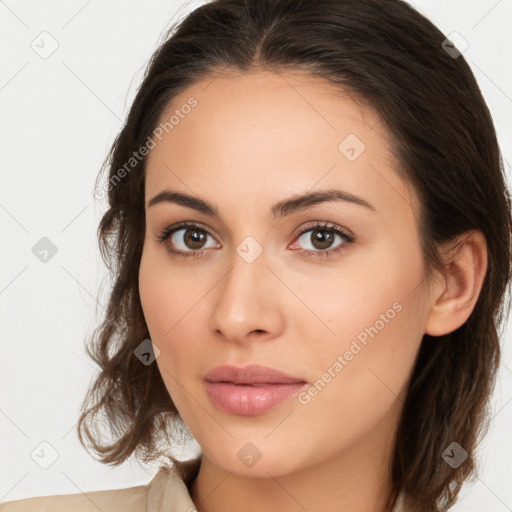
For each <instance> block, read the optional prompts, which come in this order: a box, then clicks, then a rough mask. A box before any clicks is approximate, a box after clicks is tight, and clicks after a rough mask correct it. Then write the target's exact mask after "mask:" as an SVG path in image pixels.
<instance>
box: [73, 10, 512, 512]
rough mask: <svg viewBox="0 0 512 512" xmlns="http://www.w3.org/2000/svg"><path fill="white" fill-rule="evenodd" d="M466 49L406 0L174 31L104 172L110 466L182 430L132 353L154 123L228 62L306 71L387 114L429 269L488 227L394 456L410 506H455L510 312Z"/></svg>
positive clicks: (139, 331)
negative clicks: (461, 458)
mask: <svg viewBox="0 0 512 512" xmlns="http://www.w3.org/2000/svg"><path fill="white" fill-rule="evenodd" d="M457 53H458V52H457V51H456V49H455V48H452V47H451V46H450V45H447V44H446V36H445V35H444V34H443V33H442V32H441V31H440V30H439V29H438V28H436V27H435V26H434V25H433V24H432V23H431V22H430V21H429V20H428V19H426V18H425V17H424V16H422V15H421V14H420V13H418V12H417V11H416V10H415V9H413V8H412V7H411V6H410V5H409V4H407V3H406V2H404V1H402V0H214V1H211V2H208V3H206V4H204V5H202V6H200V7H199V8H197V9H196V10H194V11H192V12H191V13H190V14H188V15H187V16H186V17H185V18H184V19H182V20H180V21H179V22H177V23H176V24H175V25H174V26H173V27H172V28H171V29H169V30H168V31H167V33H166V34H165V40H164V42H163V43H162V44H161V45H160V46H159V47H158V49H157V50H156V51H155V53H154V54H153V56H152V58H151V60H150V62H149V64H148V66H147V68H146V71H145V74H144V77H143V80H142V83H141V84H140V86H139V88H138V91H137V94H136V96H135V99H134V101H133V103H132V105H131V108H130V110H129V113H128V116H127V119H126V122H125V124H124V126H123V128H122V129H121V131H120V133H119V134H118V135H117V137H116V139H115V141H114V143H113V145H112V148H111V150H110V152H109V154H108V156H107V158H106V160H105V162H104V165H103V167H102V170H101V172H100V174H99V175H98V180H97V183H96V186H97V190H103V191H107V192H108V209H107V211H106V212H105V214H104V215H103V217H102V219H101V222H100V224H99V227H98V239H99V244H100V250H101V255H102V258H103V260H104V261H105V264H106V265H107V267H108V269H109V271H110V273H111V281H112V289H111V291H110V296H109V301H108V306H107V308H106V311H105V313H104V317H103V320H102V323H101V324H100V325H99V326H98V327H97V328H96V329H95V331H94V333H93V334H92V336H91V338H90V339H89V340H88V341H89V343H88V345H86V349H87V353H88V355H89V356H90V357H91V358H92V359H93V360H94V361H95V362H96V364H97V365H98V366H99V371H98V373H97V375H96V376H95V378H94V380H93V381H92V383H91V387H90V389H89V390H88V393H87V396H86V397H85V399H84V402H83V404H82V410H81V415H80V419H79V424H78V435H79V439H80V441H81V443H82V444H83V445H84V447H85V448H86V449H88V450H89V451H90V452H93V453H94V454H95V455H96V456H97V457H98V458H99V460H100V461H101V462H104V463H108V464H113V465H117V464H121V463H122V462H124V461H125V460H127V459H128V458H129V457H130V456H131V455H132V454H135V456H136V457H137V458H138V459H139V460H140V461H144V462H149V461H152V460H154V459H156V458H157V457H160V456H164V457H165V458H167V459H170V460H172V461H173V462H174V461H175V460H176V459H174V457H173V456H172V455H170V454H169V448H170V446H171V445H172V443H175V442H176V439H177V435H178V434H179V432H180V428H181V431H182V432H183V431H185V426H184V424H183V421H182V420H181V418H180V416H179V413H178V411H177V409H176V407H175V405H174V404H173V402H172V400H171V398H170V396H169V393H168V391H167V389H166V387H165V385H164V382H163V380H162V378H161V375H160V373H159V370H158V367H157V365H156V364H151V365H147V366H146V365H144V364H141V362H140V361H139V359H138V358H137V357H135V356H134V350H135V349H136V348H137V347H138V346H139V345H140V343H141V342H142V340H144V339H146V338H149V331H148V328H147V325H146V323H145V319H144V315H143V311H142V307H141V302H140V297H139V291H138V270H139V264H140V260H141V255H142V248H143V240H144V234H145V210H144V179H145V163H146V157H145V156H144V157H140V155H138V158H134V156H133V155H134V152H137V150H138V149H139V148H141V147H143V146H144V145H145V144H146V141H147V140H148V137H151V136H152V135H153V133H154V131H155V128H156V127H157V126H158V123H159V121H160V118H161V116H162V113H163V112H164V110H165V109H166V107H167V106H168V105H169V103H170V102H171V101H172V99H173V98H174V97H175V96H176V95H177V94H179V93H180V92H182V91H184V90H185V89H186V88H187V87H188V86H190V85H192V84H194V83H196V82H198V81H200V80H203V79H205V78H209V77H214V76H215V75H216V74H218V73H221V72H224V71H225V70H228V72H230V71H231V72H241V73H250V72H251V71H258V70H263V69H264V70H271V71H273V72H276V73H279V72H281V71H286V70H301V71H306V72H308V73H310V74H311V75H314V76H317V77H321V78H323V79H325V80H328V81H329V82H330V83H332V84H334V85H336V86H338V87H339V88H340V90H343V91H344V92H347V91H348V92H349V93H350V94H351V95H353V96H354V97H355V98H356V99H358V101H361V102H362V103H363V104H365V105H367V106H369V107H370V108H372V109H373V110H374V111H375V112H377V113H378V114H379V116H380V119H381V120H382V121H383V123H384V124H385V126H386V128H387V131H388V133H389V134H390V138H391V150H392V152H393V154H394V155H395V157H396V159H397V162H398V163H399V168H397V169H396V171H397V173H399V175H400V176H401V177H402V178H403V179H405V180H406V181H407V182H408V183H409V184H410V185H411V186H412V187H413V189H414V191H415V192H416V193H417V195H418V197H419V199H420V207H419V210H420V211H419V221H418V223H419V226H418V227H419V232H420V239H421V249H422V255H423V261H424V265H425V270H426V275H427V276H428V277H429V278H430V277H431V276H432V275H433V272H434V271H439V272H441V273H444V270H445V269H444V265H443V261H442V255H441V254H440V251H439V247H440V244H444V243H446V242H451V241H453V242H457V241H458V240H460V237H461V235H464V233H466V232H467V231H469V230H473V229H477V230H480V231H482V233H483V234H484V235H485V238H486V241H487V246H488V268H487V273H486V276H485V279H484V282H483V286H482V289H481V292H480V295H479V297H478V300H477V302H476V304H475V307H474V309H473V311H472V313H471V315H470V317H469V318H468V320H467V321H466V322H465V323H464V324H463V325H462V326H461V327H459V328H458V329H457V330H455V331H453V332H451V333H449V334H446V335H444V336H438V337H431V336H429V335H427V334H425V335H424V337H423V340H422V343H421V346H420V349H419V353H418V356H417V360H416V364H415V367H414V371H413V374H412V377H411V380H410V384H409V389H408V393H407V396H406V399H405V403H404V407H403V411H402V415H401V419H400V422H399V426H398V431H397V436H396V440H395V446H394V453H393V456H392V460H391V462H390V475H391V479H392V485H393V493H394V494H393V495H394V496H395V497H396V495H397V494H398V493H399V492H403V494H404V496H405V498H406V504H407V505H409V506H411V507H412V509H413V510H415V511H418V512H431V511H438V510H439V511H444V510H448V508H450V507H451V506H452V505H453V503H455V501H456V499H457V495H458V493H459V491H460V489H461V486H462V484H463V483H464V481H466V480H467V479H469V478H470V477H471V476H474V474H475V472H476V448H477V445H478V443H479V441H480V440H481V438H482V437H483V435H484V434H485V432H486V429H487V427H488V422H489V398H490V396H491V393H492V391H493V388H494V384H495V378H496V371H497V368H498V366H499V361H500V343H499V335H500V327H501V326H502V325H503V321H504V319H505V318H506V316H508V309H507V310H506V311H505V304H506V303H507V301H506V300H505V294H506V292H507V291H510V290H508V286H509V284H510V277H511V227H512V219H511V204H510V195H509V192H508V190H507V188H506V181H505V176H504V169H503V162H502V158H501V154H500V150H499V146H498V142H497V137H496V133H495V129H494V126H493V122H492V118H491V115H490V113H489V110H488V108H487V105H486V103H485V101H484V99H483V97H482V94H481V92H480V89H479V87H478V85H477V83H476V80H475V78H474V76H473V74H472V72H471V70H470V67H469V66H468V64H467V62H466V61H465V59H464V57H463V56H462V55H460V54H459V55H457ZM127 162H130V166H129V168H127V165H126V164H127ZM123 169H124V172H122V170H123ZM105 173H107V174H108V176H107V177H106V179H105ZM508 306H510V303H509V302H508ZM106 427H108V429H109V431H110V435H108V436H107V432H106V431H105V428H106ZM454 441H456V442H457V443H458V444H459V445H461V446H462V447H463V448H464V449H465V450H466V451H467V453H468V458H467V459H466V460H465V462H464V463H463V464H461V465H460V466H459V467H457V468H452V467H451V466H450V465H448V464H447V463H446V462H445V461H444V460H443V458H442V457H441V454H442V452H443V451H444V450H445V449H446V447H447V446H449V445H450V444H451V443H452V442H454Z"/></svg>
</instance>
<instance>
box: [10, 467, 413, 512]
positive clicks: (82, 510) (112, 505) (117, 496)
mask: <svg viewBox="0 0 512 512" xmlns="http://www.w3.org/2000/svg"><path fill="white" fill-rule="evenodd" d="M199 466H200V459H192V460H189V461H185V462H182V463H180V464H179V465H175V466H173V467H172V468H166V467H161V468H160V470H159V471H158V473H157V474H156V475H155V476H154V477H153V479H152V480H151V482H149V484H147V485H139V486H137V487H129V488H127V489H115V490H111V491H92V492H88V493H80V494H63V495H54V496H40V497H37V498H27V499H24V500H17V501H9V502H7V503H1V504H0V512H36V511H37V512H50V511H51V512H196V508H195V506H194V503H193V501H192V499H191V497H190V493H189V491H188V487H187V485H188V484H189V483H190V482H192V480H193V479H194V478H195V477H196V475H197V472H198V471H199ZM393 512H405V510H404V509H403V506H402V499H401V497H400V498H399V500H398V502H397V504H396V505H395V508H394V509H393Z"/></svg>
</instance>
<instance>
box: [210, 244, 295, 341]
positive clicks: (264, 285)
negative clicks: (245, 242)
mask: <svg viewBox="0 0 512 512" xmlns="http://www.w3.org/2000/svg"><path fill="white" fill-rule="evenodd" d="M230 265H231V267H230V269H229V271H228V272H227V273H226V274H225V276H224V278H223V279H222V280H221V282H220V283H219V284H218V285H217V286H216V287H215V288H214V290H212V292H211V300H212V301H213V304H212V309H211V315H210V318H209V328H210V329H211V330H212V331H214V332H215V333H216V334H217V335H220V336H222V337H223V338H224V339H226V340H230V341H233V342H236V343H244V342H247V341H249V340H253V339H256V338H258V339H265V340H269V339H272V338H275V337H278V336H279V335H280V333H281V332H282V331H283V329H284V325H285V304H284V301H285V300H286V297H285V293H284V292H285V291H286V290H283V284H282V282H280V281H279V279H277V278H276V276H275V275H274V273H273V272H272V271H271V270H270V269H269V268H268V266H267V260H266V257H265V252H264V253H263V254H262V255H261V256H259V257H258V258H257V259H256V260H255V261H253V262H252V263H248V262H247V261H245V260H244V259H243V258H242V257H240V256H239V255H238V254H237V253H236V252H235V251H234V254H233V256H232V258H231V260H230Z"/></svg>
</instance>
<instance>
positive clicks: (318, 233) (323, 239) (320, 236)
mask: <svg viewBox="0 0 512 512" xmlns="http://www.w3.org/2000/svg"><path fill="white" fill-rule="evenodd" d="M325 234H327V235H325ZM312 236H313V245H314V246H315V247H316V248H317V249H327V248H328V247H329V246H330V245H331V244H332V243H333V239H334V235H333V234H332V233H331V232H329V231H322V230H320V229H315V230H314V231H313V233H312ZM318 243H319V244H320V246H318Z"/></svg>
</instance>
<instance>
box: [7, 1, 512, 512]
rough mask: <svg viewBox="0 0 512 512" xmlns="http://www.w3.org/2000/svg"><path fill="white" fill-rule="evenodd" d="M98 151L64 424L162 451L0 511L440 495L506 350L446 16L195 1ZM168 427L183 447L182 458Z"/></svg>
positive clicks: (127, 448)
mask: <svg viewBox="0 0 512 512" xmlns="http://www.w3.org/2000/svg"><path fill="white" fill-rule="evenodd" d="M454 90H456V91H457V94H454V93H453V91H454ZM107 169H108V178H107V179H106V180H105V182H104V183H103V184H101V183H100V184H99V185H98V189H97V190H98V194H101V193H106V194H108V200H109V209H108V211H107V212H106V213H105V215H104V217H103V218H102V221H101V224H100V230H99V235H100V243H101V248H102V253H103V255H104V257H105V261H106V262H107V264H108V265H109V268H110V269H111V271H112V273H113V276H114V278H115V282H114V287H113V290H112V293H111V297H110V302H109V307H108V308H107V312H106V317H105V320H104V322H103V324H102V325H101V326H99V328H98V330H97V332H96V333H95V336H94V338H93V339H92V340H91V342H92V343H91V348H90V354H91V356H92V357H93V359H94V360H95V361H96V362H97V363H98V365H99V366H100V368H101V372H100V373H99V374H98V376H97V379H96V381H95V382H94V385H93V387H92V388H91V390H90V391H89V394H88V396H87V399H86V401H85V402H84V407H83V414H82V416H81V418H80V423H79V435H80V439H81V441H82V443H83V444H84V446H86V447H87V448H89V449H91V451H93V452H94V453H95V454H96V455H98V457H99V459H100V460H101V461H102V462H105V463H110V464H121V463H122V462H124V461H126V460H127V459H128V458H129V457H130V456H131V455H132V454H135V455H136V456H137V457H138V458H139V459H140V460H143V461H147V462H149V461H152V460H156V459H157V458H158V457H164V458H167V459H168V460H169V461H170V462H172V463H174V466H173V467H172V468H169V467H165V466H163V467H162V469H161V470H160V471H159V472H158V474H157V475H156V476H155V477H154V478H153V480H152V481H151V482H150V483H149V485H148V486H139V487H134V488H130V489H123V490H113V491H101V492H94V493H88V494H87V495H86V496H85V495H83V494H77V495H68V496H53V497H45V498H42V497H39V498H33V499H28V500H21V501H18V502H11V503H7V504H4V505H2V506H1V507H0V510H5V511H10V510H42V509H43V507H48V509H51V510H60V509H62V510H64V509H66V510H71V509H72V510H97V509H98V508H99V509H100V510H103V511H105V512H106V511H107V510H108V511H110V510H129V511H131V510H133V511H136V510H137V511H138V510H150V511H157V510H173V511H186V510H190V511H191V510H194V509H197V510H199V511H201V512H213V511H218V510H226V511H229V510H246V511H250V510H268V511H272V510H308V511H309V512H314V511H316V510H320V509H321V510H333V511H334V510H350V511H359V510H360V511H363V510H364V511H375V512H377V511H386V512H388V511H393V512H408V511H414V512H423V511H425V512H427V511H436V510H448V509H449V508H450V507H451V506H452V505H453V504H454V503H455V501H456V499H457V495H458V493H459V490H460V488H461V486H462V484H463V482H464V481H465V480H466V479H467V478H468V477H470V476H471V475H472V474H473V472H474V460H475V446H476V444H477V442H478V440H479V436H480V434H481V432H482V431H483V427H484V426H485V423H486V419H487V416H486V407H487V404H488V398H489V396H490V393H491V391H492V387H493V382H494V377H495V372H496V369H497V367H498V363H499V356H500V347H499V339H498V334H497V329H498V327H499V324H500V323H501V322H502V320H503V316H504V315H503V311H502V309H503V307H502V306H503V296H504V293H505V291H506V288H507V286H508V284H509V282H510V230H511V224H512V222H511V217H510V200H509V196H508V192H507V189H506V186H505V180H504V176H503V171H502V162H501V157H500V152H499V148H498V144H497V141H496V135H495V130H494V127H493V124H492V120H491V118H490V115H489V112H488V110H487V107H486V105H485V102H484V100H483V98H482V96H481V94H480V91H479V89H478V86H477V84H476V82H475V79H474V77H473V75H472V73H471V71H470V69H469V67H468V65H467V63H466V62H465V61H464V59H463V57H462V56H461V55H460V52H458V51H457V49H456V47H455V46H454V45H453V44H452V43H451V42H450V41H447V39H446V36H444V35H443V34H442V33H441V32H440V31H439V30H438V29H437V28H435V27H434V26H433V25H432V24H431V23H430V22H429V21H428V20H427V19H425V18H424V17H423V16H421V15H420V14H419V13H418V12H416V11H415V10H414V9H413V8H411V7H410V6H409V5H408V4H406V3H404V2H402V1H399V0H385V1H383V0H319V1H318V0H317V1H313V0H308V1H302V0H293V1H291V0H277V1H276V0H272V1H271V0H258V1H253V2H248V1H241V0H217V1H213V2H210V3H208V4H206V5H204V6H202V7H200V8H198V9H196V10H195V11H193V12H192V13H191V14H190V15H189V16H188V17H187V18H186V19H185V20H184V21H183V22H182V23H181V24H180V25H179V26H178V27H177V28H175V29H174V30H173V31H172V33H171V34H170V37H169V38H168V40H167V41H166V42H165V43H164V44H163V45H162V46H161V47H160V48H159V49H158V50H157V52H156V53H155V55H154V56H153V58H152V60H151V62H150V65H149V67H148V70H147V72H146V75H145V78H144V81H143V83H142V85H141V87H140V89H139V92H138V94H137V96H136V98H135V100H134V102H133V105H132V107H131V110H130V113H129V115H128V119H127V121H126V123H125V126H124V127H123V129H122V131H121V132H120V134H119V135H118V137H117V139H116V141H115V143H114V145H113V147H112V151H111V154H110V159H109V161H108V165H107ZM462 190H463V191H464V192H463V193H462ZM105 425H107V426H108V427H109V428H110V434H113V437H112V435H111V436H110V439H108V440H107V437H108V436H106V435H102V432H101V430H102V428H104V426H105ZM187 429H189V430H190V432H191V434H192V435H193V436H194V438H195V439H196V440H197V442H198V443H199V445H200V447H201V456H200V457H199V458H198V459H195V460H191V461H188V462H186V463H182V462H180V461H178V460H176V459H175V458H174V457H172V456H171V455H170V454H169V447H170V446H172V445H173V443H176V442H177V441H178V439H179V435H180V433H182V432H185V431H186V430H187ZM103 434H104V433H103Z"/></svg>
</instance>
